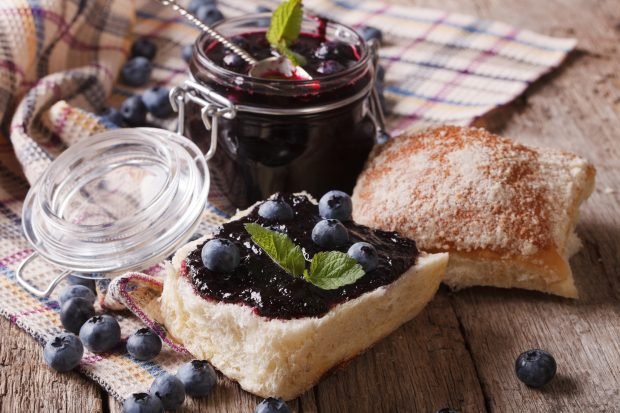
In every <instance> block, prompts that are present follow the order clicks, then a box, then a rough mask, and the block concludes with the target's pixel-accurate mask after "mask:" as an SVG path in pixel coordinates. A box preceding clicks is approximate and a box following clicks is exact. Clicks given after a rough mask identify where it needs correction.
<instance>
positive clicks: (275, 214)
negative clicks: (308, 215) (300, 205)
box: [258, 199, 295, 221]
mask: <svg viewBox="0 0 620 413" xmlns="http://www.w3.org/2000/svg"><path fill="white" fill-rule="evenodd" d="M258 215H260V216H261V217H263V218H265V219H269V220H275V221H290V220H291V219H293V217H294V216H295V213H294V212H293V208H291V206H290V205H289V204H287V203H286V202H284V201H282V200H279V199H274V200H268V201H265V202H263V203H262V204H261V205H260V207H258Z"/></svg>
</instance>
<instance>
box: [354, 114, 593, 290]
mask: <svg viewBox="0 0 620 413" xmlns="http://www.w3.org/2000/svg"><path fill="white" fill-rule="evenodd" d="M594 176H595V169H594V167H593V166H592V165H591V164H590V163H588V162H587V161H586V160H584V159H582V158H580V157H578V156H577V155H574V154H571V153H567V152H562V151H558V150H552V149H541V148H533V147H528V146H525V145H520V144H517V143H515V142H513V141H510V140H509V139H506V138H501V137H499V136H496V135H493V134H491V133H489V132H487V131H485V130H483V129H477V128H468V127H457V126H442V127H438V128H433V129H429V130H426V131H424V132H422V133H419V134H410V135H403V136H400V137H398V138H395V139H393V140H391V141H388V142H387V143H386V144H384V145H380V146H377V147H375V149H374V150H373V151H372V153H371V155H370V158H369V160H368V162H367V165H366V166H365V168H364V171H363V172H362V174H361V175H360V177H359V179H358V181H357V184H356V187H355V189H354V191H353V197H352V198H353V206H354V209H353V218H354V219H355V220H356V221H357V222H359V223H361V224H363V225H367V226H370V227H374V228H381V229H383V230H390V231H398V232H400V233H401V234H402V235H403V236H406V237H409V238H412V239H415V240H416V242H417V244H418V246H419V247H420V248H421V249H422V250H425V251H432V252H439V251H446V252H450V254H451V258H450V263H449V265H448V269H447V271H446V284H448V285H449V286H451V287H453V288H463V287H468V286H473V285H488V286H496V287H504V288H510V287H518V288H527V289H532V290H539V291H544V292H547V293H552V294H558V295H562V296H565V297H577V289H576V288H575V285H574V282H573V276H572V272H571V270H570V266H569V264H568V258H569V257H570V255H572V254H573V253H574V252H575V251H576V249H577V248H575V246H576V245H579V242H578V241H577V242H575V240H577V238H576V236H575V234H574V228H575V225H576V222H577V219H578V209H579V205H580V204H581V202H583V201H584V200H585V199H586V198H587V197H588V196H589V195H590V193H591V192H592V190H593V188H594Z"/></svg>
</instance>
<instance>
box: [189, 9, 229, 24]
mask: <svg viewBox="0 0 620 413" xmlns="http://www.w3.org/2000/svg"><path fill="white" fill-rule="evenodd" d="M195 16H196V17H197V18H198V20H200V21H201V22H203V23H204V24H206V25H209V26H210V25H212V24H215V23H217V22H219V21H220V20H224V15H223V14H222V12H221V11H220V10H219V9H218V8H217V7H216V6H215V5H212V4H206V5H202V6H200V7H198V10H196V13H195Z"/></svg>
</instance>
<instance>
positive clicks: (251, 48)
mask: <svg viewBox="0 0 620 413" xmlns="http://www.w3.org/2000/svg"><path fill="white" fill-rule="evenodd" d="M231 41H232V42H233V43H235V44H236V45H237V46H239V47H241V48H242V49H244V50H246V51H247V52H248V53H250V54H251V55H252V56H253V57H254V58H255V59H257V60H262V59H265V58H268V57H271V56H273V53H274V52H273V51H272V49H271V46H270V45H269V43H268V42H267V40H266V39H265V34H264V33H262V32H258V33H244V34H240V35H236V36H234V37H232V38H231ZM291 50H293V51H294V52H295V53H298V54H299V55H301V56H303V57H304V58H305V60H306V64H305V65H304V69H305V70H306V71H307V72H308V74H310V75H311V76H312V77H313V78H316V77H321V76H327V75H331V74H334V73H338V72H341V71H342V70H344V69H346V68H347V67H349V66H350V65H351V64H353V63H355V62H356V61H357V60H359V55H360V51H359V50H358V49H357V46H354V45H351V44H348V43H345V42H341V41H323V39H322V38H321V37H320V36H317V35H316V34H310V33H302V34H301V35H300V36H299V38H298V39H297V41H296V42H295V43H294V44H293V45H292V46H291ZM206 53H207V56H208V57H209V59H211V60H212V61H213V62H215V63H216V64H217V65H218V66H221V67H225V68H226V69H228V70H232V71H234V72H237V73H243V74H248V73H249V70H250V66H249V65H248V64H247V63H246V62H244V61H243V59H241V58H239V57H238V56H237V55H236V54H234V53H231V52H230V51H228V50H227V49H226V48H225V47H224V46H223V45H222V44H221V43H219V42H212V43H210V44H208V45H207V49H206Z"/></svg>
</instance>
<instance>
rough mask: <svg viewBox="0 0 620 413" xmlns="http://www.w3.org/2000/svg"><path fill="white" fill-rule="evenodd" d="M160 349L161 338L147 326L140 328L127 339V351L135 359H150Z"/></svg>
mask: <svg viewBox="0 0 620 413" xmlns="http://www.w3.org/2000/svg"><path fill="white" fill-rule="evenodd" d="M160 351H161V339H160V338H159V336H158V335H157V334H155V333H153V332H152V331H151V330H150V329H148V328H141V329H139V330H138V331H136V332H135V333H133V334H132V335H131V336H129V338H128V339H127V352H128V353H129V354H130V355H131V356H132V357H133V358H135V359H138V360H150V359H152V358H154V357H156V356H157V355H158V354H159V352H160Z"/></svg>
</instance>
